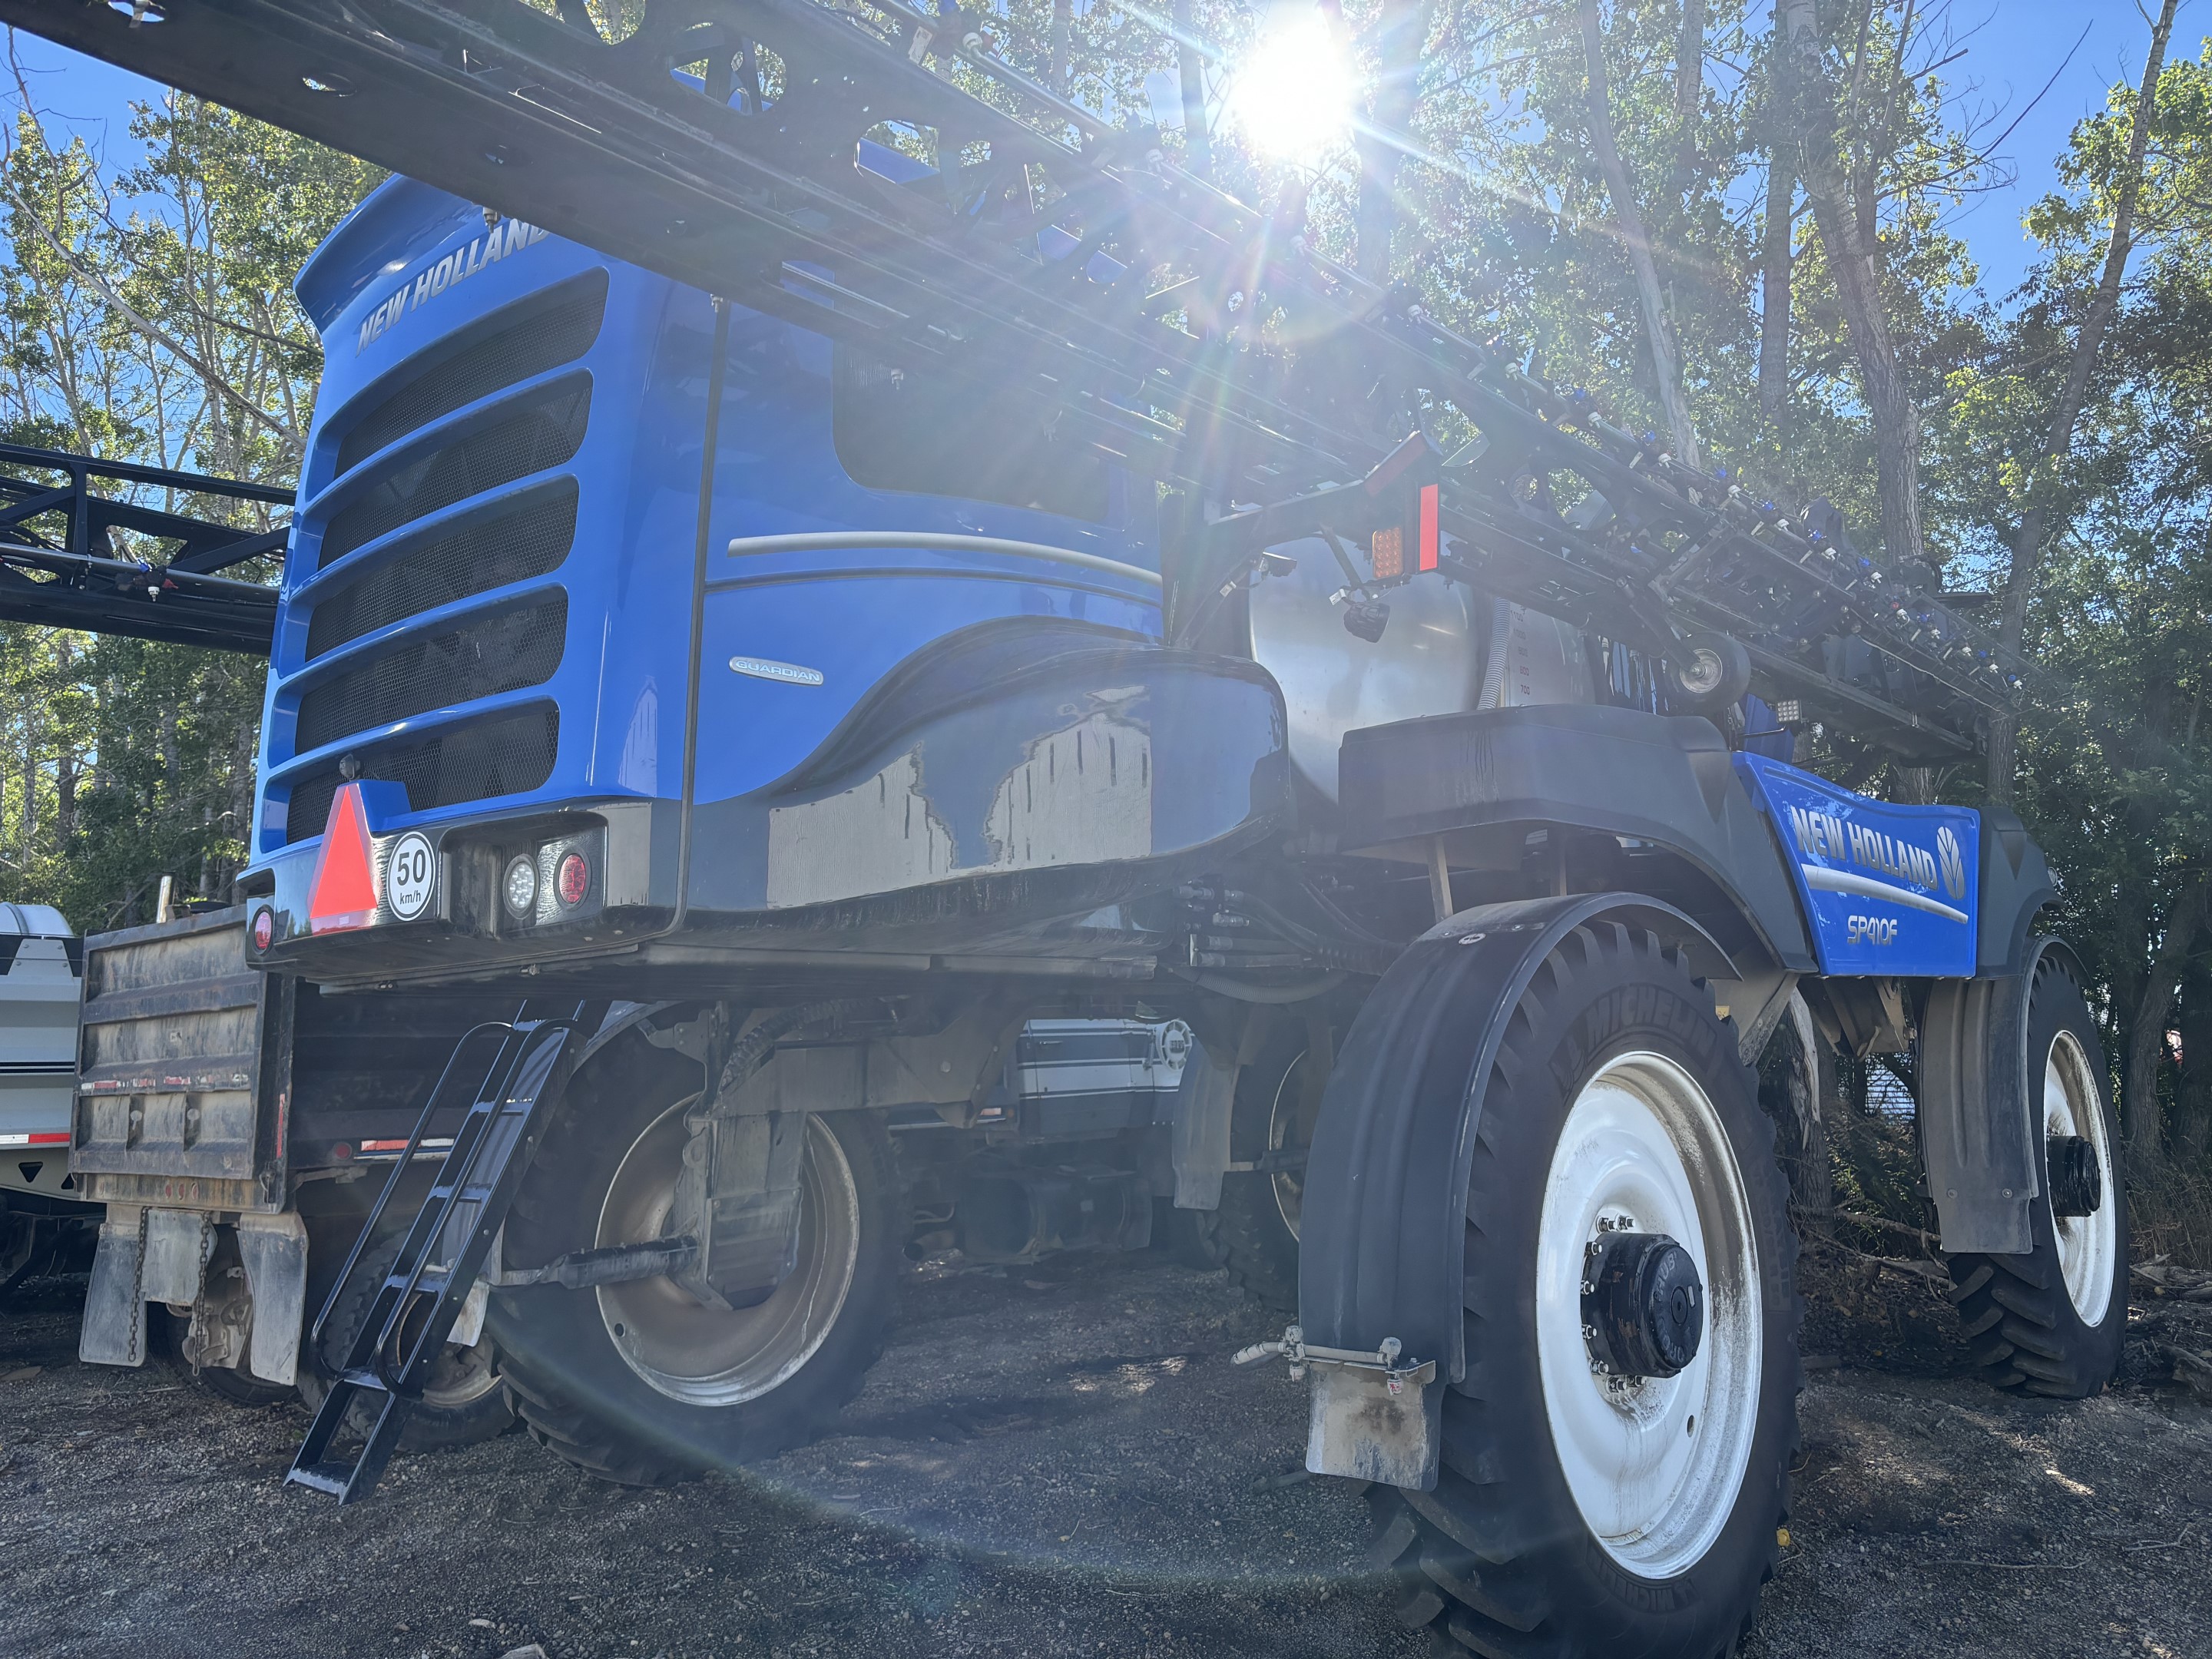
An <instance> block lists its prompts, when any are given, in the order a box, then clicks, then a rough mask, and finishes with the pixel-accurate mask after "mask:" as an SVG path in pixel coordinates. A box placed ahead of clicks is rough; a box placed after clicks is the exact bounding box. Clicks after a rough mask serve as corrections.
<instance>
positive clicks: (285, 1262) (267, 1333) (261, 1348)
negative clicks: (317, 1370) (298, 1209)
mask: <svg viewBox="0 0 2212 1659" xmlns="http://www.w3.org/2000/svg"><path fill="white" fill-rule="evenodd" d="M238 1257H239V1260H240V1261H241V1262H243V1263H244V1264H245V1267H246V1291H247V1292H248V1293H249V1294H250V1295H251V1296H252V1298H253V1328H252V1335H251V1337H250V1339H249V1340H248V1344H247V1347H246V1369H247V1370H251V1371H252V1373H253V1374H254V1375H255V1376H258V1377H259V1378H261V1379H262V1380H263V1381H264V1382H266V1383H292V1382H296V1381H297V1380H298V1370H299V1363H300V1331H301V1325H302V1324H303V1322H305V1320H306V1318H307V1223H306V1222H304V1221H302V1220H301V1218H299V1216H298V1215H297V1214H296V1213H295V1212H287V1213H285V1214H283V1215H245V1216H240V1218H239V1219H238Z"/></svg>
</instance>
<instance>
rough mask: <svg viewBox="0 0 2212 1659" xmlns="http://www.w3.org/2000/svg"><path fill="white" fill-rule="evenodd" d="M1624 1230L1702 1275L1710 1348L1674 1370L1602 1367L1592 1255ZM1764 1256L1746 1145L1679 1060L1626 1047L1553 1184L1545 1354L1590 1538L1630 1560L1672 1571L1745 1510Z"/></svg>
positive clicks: (1646, 1568) (1548, 1192)
mask: <svg viewBox="0 0 2212 1659" xmlns="http://www.w3.org/2000/svg"><path fill="white" fill-rule="evenodd" d="M1601 1218H1602V1219H1604V1220H1605V1221H1607V1223H1608V1224H1610V1225H1611V1226H1612V1227H1613V1228H1615V1229H1618V1228H1620V1226H1621V1225H1622V1224H1623V1223H1624V1222H1625V1223H1626V1225H1628V1227H1629V1228H1630V1229H1631V1230H1632V1231H1638V1232H1648V1233H1665V1234H1666V1235H1668V1237H1671V1238H1673V1239H1674V1241H1675V1243H1678V1244H1680V1246H1681V1247H1682V1248H1683V1249H1685V1250H1686V1251H1688V1252H1689V1254H1690V1257H1691V1260H1692V1261H1695V1262H1696V1263H1697V1267H1698V1276H1699V1279H1702V1280H1703V1281H1704V1283H1705V1334H1704V1338H1703V1340H1701V1342H1700V1343H1699V1347H1698V1353H1697V1357H1696V1358H1693V1359H1692V1361H1691V1362H1690V1363H1689V1364H1688V1365H1687V1366H1686V1367H1685V1368H1684V1369H1683V1370H1681V1371H1680V1373H1679V1374H1677V1375H1676V1376H1666V1377H1661V1376H1651V1377H1643V1378H1638V1379H1629V1378H1625V1377H1619V1376H1599V1375H1598V1374H1597V1373H1596V1372H1595V1371H1594V1370H1592V1369H1591V1358H1590V1352H1589V1344H1588V1342H1587V1340H1585V1338H1584V1335H1583V1310H1582V1285H1583V1252H1584V1249H1585V1248H1586V1247H1587V1246H1588V1245H1589V1243H1591V1242H1592V1241H1593V1240H1595V1239H1596V1238H1597V1237H1599V1236H1600V1233H1601V1229H1600V1227H1599V1225H1598V1224H1599V1221H1600V1220H1601ZM1759 1313H1760V1298H1759V1252H1758V1246H1757V1242H1756V1240H1755V1239H1754V1237H1753V1232H1752V1226H1751V1215H1750V1206H1749V1204H1748V1202H1747V1200H1746V1198H1745V1194H1744V1188H1743V1178H1742V1174H1741V1171H1740V1170H1738V1168H1737V1166H1736V1160H1735V1149H1734V1148H1733V1147H1732V1146H1730V1145H1729V1139H1728V1133H1727V1131H1726V1130H1725V1129H1724V1128H1723V1127H1722V1124H1721V1121H1720V1115H1719V1114H1718V1112H1717V1111H1716V1110H1715V1109H1714V1107H1713V1103H1712V1102H1711V1099H1710V1098H1709V1097H1707V1096H1706V1094H1705V1091H1704V1089H1702V1088H1701V1087H1699V1085H1698V1083H1697V1081H1696V1080H1695V1079H1693V1078H1692V1077H1691V1076H1690V1074H1689V1073H1687V1072H1686V1071H1684V1070H1683V1069H1682V1068H1681V1067H1680V1066H1678V1065H1676V1064H1675V1063H1674V1061H1673V1060H1668V1059H1667V1058H1665V1057H1664V1056H1663V1055H1660V1054H1623V1055H1621V1056H1620V1058H1619V1059H1617V1060H1612V1061H1611V1062H1609V1063H1608V1064H1607V1066H1605V1067H1604V1068H1603V1069H1602V1070H1601V1071H1600V1072H1599V1073H1597V1075H1596V1076H1595V1077H1593V1078H1592V1079H1590V1080H1589V1082H1588V1083H1586V1084H1585V1085H1583V1090H1582V1092H1581V1093H1580V1094H1579V1095H1578V1096H1577V1097H1576V1099H1575V1103H1574V1104H1573V1106H1572V1107H1571V1108H1570V1109H1569V1110H1568V1113H1567V1121H1566V1123H1565V1126H1564V1127H1562V1129H1561V1130H1560V1133H1559V1145H1558V1146H1557V1148H1556V1149H1555V1150H1554V1151H1553V1156H1552V1167H1551V1171H1550V1174H1549V1175H1548V1176H1547V1178H1546V1180H1545V1183H1544V1207H1543V1212H1542V1218H1541V1222H1540V1224H1539V1226H1538V1231H1537V1242H1536V1350H1537V1361H1538V1365H1539V1367H1540V1370H1541V1376H1542V1380H1543V1387H1544V1409H1545V1412H1546V1413H1547V1417H1548V1419H1549V1420H1550V1425H1551V1430H1552V1444H1553V1449H1554V1450H1555V1451H1556V1452H1557V1453H1558V1455H1559V1468H1560V1470H1561V1472H1562V1473H1563V1474H1565V1476H1566V1480H1567V1486H1568V1490H1569V1491H1571V1492H1572V1493H1573V1494H1574V1499H1575V1504H1576V1505H1577V1508H1579V1509H1580V1510H1581V1511H1582V1516H1583V1522H1584V1523H1585V1524H1587V1525H1588V1526H1589V1529H1590V1532H1591V1534H1592V1535H1593V1536H1594V1537H1595V1538H1596V1540H1597V1541H1598V1542H1599V1543H1600V1544H1601V1545H1602V1546H1603V1547H1604V1548H1605V1551H1606V1553H1607V1554H1608V1555H1610V1556H1612V1558H1613V1559H1614V1560H1615V1561H1616V1562H1618V1563H1620V1565H1622V1566H1623V1567H1626V1568H1627V1569H1628V1570H1629V1571H1632V1572H1635V1573H1637V1574H1638V1575H1640V1576H1642V1577H1646V1578H1671V1577H1675V1576H1676V1575H1678V1574H1680V1573H1682V1572H1685V1571H1688V1570H1689V1569H1690V1568H1691V1567H1692V1566H1694V1565H1697V1563H1698V1562H1699V1560H1701V1559H1704V1557H1705V1553H1706V1552H1707V1551H1708V1550H1710V1549H1711V1547H1712V1546H1713V1541H1714V1540H1715V1539H1717V1537H1718V1536H1719V1535H1720V1531H1721V1528H1722V1527H1723V1525H1725V1524H1726V1522H1727V1521H1728V1517H1729V1515H1730V1513H1731V1512H1732V1511H1733V1510H1735V1499H1736V1493H1737V1492H1738V1491H1739V1489H1741V1486H1742V1485H1743V1473H1744V1469H1745V1467H1746V1466H1747V1463H1748V1462H1749V1461H1750V1456H1751V1442H1752V1436H1753V1431H1754V1430H1755V1429H1756V1427H1757V1425H1758V1420H1759V1381H1760V1357H1761V1340H1762V1331H1761V1326H1760V1317H1759Z"/></svg>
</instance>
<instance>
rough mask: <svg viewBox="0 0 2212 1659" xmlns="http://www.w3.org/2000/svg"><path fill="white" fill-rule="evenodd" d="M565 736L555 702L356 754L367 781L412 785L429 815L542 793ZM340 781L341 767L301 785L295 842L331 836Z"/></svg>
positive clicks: (289, 835)
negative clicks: (437, 809) (327, 829)
mask: <svg viewBox="0 0 2212 1659" xmlns="http://www.w3.org/2000/svg"><path fill="white" fill-rule="evenodd" d="M560 737H561V713H560V710H559V709H557V708H555V707H554V706H553V705H552V704H550V703H532V704H530V705H528V706H527V707H526V708H515V709H508V710H507V711H505V712H503V713H501V714H495V715H493V716H491V717H490V718H489V719H487V720H472V721H471V722H469V723H468V724H466V725H465V726H447V728H445V729H444V730H443V731H441V732H438V733H437V734H436V735H435V737H430V738H416V739H413V740H412V741H407V740H402V741H400V742H398V743H393V744H386V745H385V746H383V747H381V748H374V749H362V750H357V751H356V759H357V760H359V761H360V763H361V775H362V777H364V778H380V779H384V780H386V781H391V782H393V783H398V784H403V785H404V786H405V787H406V790H407V804H408V805H409V807H410V809H411V810H413V811H417V812H427V811H430V810H431V809H433V808H434V807H440V806H459V805H463V804H464V803H465V802H468V801H473V800H489V799H491V798H492V797H493V796H495V795H515V794H520V793H524V792H526V791H527V790H532V789H535V788H537V787H538V786H539V785H540V784H542V783H544V781H545V780H546V779H547V778H549V777H550V776H552V775H553V757H554V752H555V750H556V749H557V748H558V746H559V744H560ZM338 783H339V777H338V769H337V766H336V765H335V764H333V765H331V766H330V767H328V768H326V769H323V770H320V771H317V772H311V773H309V774H308V775H307V776H305V777H303V778H301V779H300V780H299V781H297V782H295V784H293V786H292V799H291V801H290V804H289V805H288V806H287V808H286V810H285V818H284V838H285V840H286V841H287V842H302V841H308V840H312V839H313V837H315V836H319V835H321V834H322V833H323V826H324V824H325V823H326V822H327V821H328V820H329V818H330V815H331V797H332V796H334V795H336V794H337V792H338Z"/></svg>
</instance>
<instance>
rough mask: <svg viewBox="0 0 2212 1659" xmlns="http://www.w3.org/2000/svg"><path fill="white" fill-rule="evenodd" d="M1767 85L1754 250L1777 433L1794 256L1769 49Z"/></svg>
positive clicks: (1786, 139) (1793, 174)
mask: <svg viewBox="0 0 2212 1659" xmlns="http://www.w3.org/2000/svg"><path fill="white" fill-rule="evenodd" d="M1768 50H1769V51H1770V52H1771V53H1772V59H1771V67H1770V73H1769V76H1768V83H1767V112H1766V125H1767V143H1766V223H1765V227H1764V228H1763V229H1762V230H1761V232H1760V234H1759V415H1760V416H1761V417H1762V418H1763V419H1764V420H1765V422H1766V429H1767V432H1768V434H1769V435H1777V436H1778V435H1779V434H1780V430H1781V426H1782V415H1783V411H1784V409H1786V408H1787V407H1788V406H1789V402H1790V288H1791V283H1792V278H1793V276H1794V275H1795V273H1794V272H1793V271H1792V270H1791V269H1790V265H1791V263H1792V260H1793V258H1794V257H1795V255H1794V252H1793V249H1792V246H1791V236H1790V231H1791V228H1792V225H1793V217H1794V214H1795V210H1796V197H1797V167H1796V159H1795V157H1794V155H1793V154H1792V151H1793V149H1795V146H1794V145H1793V144H1792V143H1791V140H1790V122H1789V118H1788V112H1786V111H1785V110H1784V108H1783V106H1782V58H1783V54H1782V52H1780V51H1778V49H1776V48H1775V47H1773V46H1770V47H1769V48H1768Z"/></svg>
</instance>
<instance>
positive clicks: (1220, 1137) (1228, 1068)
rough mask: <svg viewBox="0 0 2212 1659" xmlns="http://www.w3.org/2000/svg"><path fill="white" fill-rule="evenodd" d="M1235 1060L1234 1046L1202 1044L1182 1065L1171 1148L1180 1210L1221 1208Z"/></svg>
mask: <svg viewBox="0 0 2212 1659" xmlns="http://www.w3.org/2000/svg"><path fill="white" fill-rule="evenodd" d="M1217 1056H1218V1058H1217ZM1236 1104H1237V1051H1236V1049H1235V1048H1227V1047H1224V1046H1222V1045H1218V1044H1216V1045H1208V1044H1206V1043H1204V1042H1200V1043H1199V1044H1198V1045H1196V1047H1195V1048H1194V1049H1193V1051H1192V1053H1191V1055H1190V1059H1189V1060H1188V1062H1186V1063H1185V1065H1184V1066H1183V1068H1182V1085H1181V1086H1180V1087H1179V1088H1178V1089H1177V1091H1176V1120H1175V1133H1174V1139H1173V1141H1172V1143H1171V1149H1170V1150H1171V1155H1172V1156H1173V1158H1174V1160H1175V1165H1174V1167H1175V1205H1176V1208H1177V1209H1178V1210H1218V1209H1219V1208H1220V1207H1221V1178H1222V1176H1223V1175H1224V1174H1225V1172H1226V1171H1227V1170H1228V1168H1229V1121H1230V1115H1231V1112H1232V1111H1233V1110H1234V1109H1235V1107H1236Z"/></svg>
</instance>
